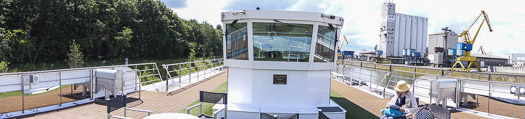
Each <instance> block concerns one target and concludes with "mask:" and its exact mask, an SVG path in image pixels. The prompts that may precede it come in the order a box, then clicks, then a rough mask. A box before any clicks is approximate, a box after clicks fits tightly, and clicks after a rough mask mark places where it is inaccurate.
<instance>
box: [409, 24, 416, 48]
mask: <svg viewBox="0 0 525 119" xmlns="http://www.w3.org/2000/svg"><path fill="white" fill-rule="evenodd" d="M410 19H412V25H411V29H410V48H411V49H416V47H417V45H416V44H417V18H416V17H414V16H410ZM416 51H417V50H416Z"/></svg>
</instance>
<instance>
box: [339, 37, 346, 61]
mask: <svg viewBox="0 0 525 119" xmlns="http://www.w3.org/2000/svg"><path fill="white" fill-rule="evenodd" d="M345 42H346V44H348V40H346V36H343V41H341V45H339V47H338V48H337V57H343V51H341V47H343V43H345Z"/></svg>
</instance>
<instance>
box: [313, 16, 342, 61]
mask: <svg viewBox="0 0 525 119" xmlns="http://www.w3.org/2000/svg"><path fill="white" fill-rule="evenodd" d="M336 31H337V30H336V29H335V28H333V27H332V28H330V27H328V26H321V25H319V28H318V32H317V43H316V45H315V54H314V62H333V61H334V56H335V39H336Z"/></svg>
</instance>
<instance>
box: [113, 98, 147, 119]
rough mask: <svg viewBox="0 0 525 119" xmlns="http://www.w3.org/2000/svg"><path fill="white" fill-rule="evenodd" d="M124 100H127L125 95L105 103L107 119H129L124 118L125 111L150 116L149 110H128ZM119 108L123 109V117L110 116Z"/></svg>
mask: <svg viewBox="0 0 525 119" xmlns="http://www.w3.org/2000/svg"><path fill="white" fill-rule="evenodd" d="M126 98H127V97H126V95H123V96H117V97H115V98H110V99H109V100H108V101H107V104H106V106H107V113H108V119H110V118H120V119H130V118H127V117H126V111H127V110H130V111H137V112H144V113H148V116H149V115H151V111H149V110H142V109H134V108H128V107H127V102H126ZM119 108H124V116H117V115H112V114H111V112H112V111H114V110H117V109H119Z"/></svg>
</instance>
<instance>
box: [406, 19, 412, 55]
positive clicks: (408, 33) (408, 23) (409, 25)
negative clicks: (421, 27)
mask: <svg viewBox="0 0 525 119" xmlns="http://www.w3.org/2000/svg"><path fill="white" fill-rule="evenodd" d="M405 19H406V24H405V25H406V26H405V48H404V49H407V48H410V47H411V46H410V42H411V38H412V34H411V33H412V19H411V18H410V16H408V15H407V16H406V17H405Z"/></svg>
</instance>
